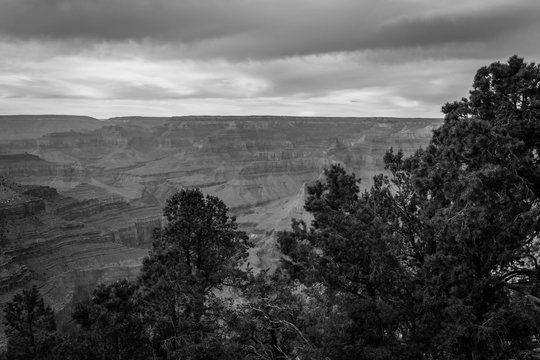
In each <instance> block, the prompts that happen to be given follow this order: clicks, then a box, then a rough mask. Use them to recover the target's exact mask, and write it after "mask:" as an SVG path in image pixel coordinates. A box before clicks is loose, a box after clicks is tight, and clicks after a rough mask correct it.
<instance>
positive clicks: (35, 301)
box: [4, 286, 56, 360]
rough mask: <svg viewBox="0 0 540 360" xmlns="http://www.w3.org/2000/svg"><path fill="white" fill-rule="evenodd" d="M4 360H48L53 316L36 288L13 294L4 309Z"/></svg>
mask: <svg viewBox="0 0 540 360" xmlns="http://www.w3.org/2000/svg"><path fill="white" fill-rule="evenodd" d="M4 324H5V326H6V329H5V332H6V336H7V338H8V343H7V352H6V355H7V358H8V359H14V360H26V359H47V358H49V357H50V354H51V350H52V348H53V347H54V345H55V342H56V339H55V330H56V323H55V320H54V313H53V311H52V310H51V308H50V307H49V306H48V305H46V304H45V302H44V301H43V298H42V297H41V295H40V294H39V291H38V289H37V287H36V286H33V287H32V288H30V289H28V290H23V291H22V292H20V293H18V294H16V295H15V296H14V297H13V299H12V300H11V301H10V302H8V303H7V304H6V305H5V307H4Z"/></svg>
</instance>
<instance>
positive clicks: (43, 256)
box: [0, 178, 160, 344]
mask: <svg viewBox="0 0 540 360" xmlns="http://www.w3.org/2000/svg"><path fill="white" fill-rule="evenodd" d="M73 192H74V193H76V192H77V191H76V190H75V191H73ZM29 204H31V205H29ZM35 204H38V205H36V206H34V205H35ZM2 210H5V211H7V216H6V214H5V213H3V214H2V215H4V216H3V217H2V219H3V220H4V223H5V224H4V225H3V226H2V228H3V232H4V235H5V239H3V241H2V243H1V244H0V247H1V250H2V251H1V254H0V303H5V302H6V301H8V300H9V299H10V298H11V297H12V296H13V294H14V293H16V292H17V291H20V288H21V287H25V286H29V285H31V284H34V285H37V286H38V287H39V288H40V291H41V292H42V294H43V295H44V297H45V298H46V300H47V302H48V303H49V304H51V305H52V307H53V308H54V309H55V310H59V311H61V310H62V309H64V308H66V307H69V306H70V304H71V303H72V302H73V301H74V299H75V298H77V297H80V296H81V294H82V293H87V292H90V291H91V289H92V288H93V287H94V286H95V285H96V284H97V283H99V282H109V281H114V280H117V279H122V278H126V277H128V278H135V276H136V274H137V273H138V269H139V268H140V265H141V262H142V259H143V257H144V256H146V254H147V249H146V248H148V246H149V242H151V237H150V236H149V232H150V231H151V228H153V227H155V226H159V225H160V217H153V218H145V219H144V221H141V219H140V218H139V217H138V216H137V214H138V213H137V209H134V208H132V207H131V206H130V205H129V204H128V203H127V202H125V201H124V200H123V199H122V198H120V197H97V198H94V199H91V200H90V199H76V198H73V197H68V196H65V195H62V194H59V193H58V192H57V191H56V190H55V189H52V188H48V187H44V186H28V185H20V184H17V183H14V182H11V181H8V180H5V179H2V178H0V212H1V211H2ZM138 211H139V212H140V211H141V210H140V209H139V210H138ZM118 213H121V214H122V216H120V217H119V216H118V215H117V214H118ZM139 215H140V214H139ZM99 219H102V220H101V221H100V220H99ZM104 219H107V220H109V222H107V221H105V220H104ZM110 219H116V220H119V221H118V222H116V221H114V220H113V221H110ZM118 226H122V227H123V228H122V229H123V230H124V231H127V232H129V231H131V232H134V235H132V236H118V232H119V231H118V230H119V229H118V228H117V227H118ZM1 316H2V314H1V313H0V317H1ZM0 320H1V319H0ZM59 320H60V321H63V319H62V318H60V319H59ZM0 323H1V321H0ZM0 333H1V336H0V344H2V338H3V335H4V334H3V329H2V328H1V327H0Z"/></svg>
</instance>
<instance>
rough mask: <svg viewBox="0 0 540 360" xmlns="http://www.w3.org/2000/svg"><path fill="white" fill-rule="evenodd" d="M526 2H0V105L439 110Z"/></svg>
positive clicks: (533, 58)
mask: <svg viewBox="0 0 540 360" xmlns="http://www.w3.org/2000/svg"><path fill="white" fill-rule="evenodd" d="M514 54H517V55H519V56H521V57H524V58H525V61H527V62H538V61H540V1H538V0H512V1H508V0H0V114H4V115H5V114H76V115H89V116H93V117H96V118H109V117H114V116H131V115H141V116H173V115H263V114H268V115H295V116H380V117H389V116H392V117H442V115H441V113H440V109H441V106H442V105H443V104H444V103H445V102H448V101H453V100H458V99H460V98H462V97H466V96H467V95H468V91H469V90H470V87H471V84H472V80H473V76H474V73H475V72H476V70H477V69H478V68H480V67H481V66H484V65H488V64H490V63H492V62H495V61H501V62H504V61H506V60H507V59H508V58H509V57H510V56H512V55H514Z"/></svg>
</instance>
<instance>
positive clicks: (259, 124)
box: [0, 115, 442, 342]
mask: <svg viewBox="0 0 540 360" xmlns="http://www.w3.org/2000/svg"><path fill="white" fill-rule="evenodd" d="M441 123H442V119H425V118H412V119H411V118H317V117H281V116H280V117H273V116H249V117H236V116H185V117H171V118H161V117H156V118H148V117H125V118H112V119H107V120H97V119H93V118H89V117H76V116H55V115H47V116H0V177H1V180H0V216H1V218H2V219H3V220H2V222H3V224H0V226H2V227H3V229H2V232H3V234H4V235H3V238H2V239H1V241H2V243H1V246H2V252H1V254H0V303H2V304H3V303H5V302H6V301H8V300H9V299H10V298H11V297H12V296H13V294H14V293H16V292H17V291H20V289H21V288H23V287H26V286H29V285H31V284H33V285H37V286H38V287H39V289H40V291H41V293H42V294H43V295H44V297H45V300H46V301H47V302H48V303H49V304H51V306H52V307H53V309H54V310H55V311H56V312H57V313H58V314H59V316H60V317H61V316H62V314H64V319H67V318H68V316H65V314H68V313H69V311H70V309H71V307H72V306H73V304H74V303H75V302H76V301H78V300H79V299H81V298H83V297H84V296H87V294H88V293H89V291H91V289H92V288H93V287H94V286H95V285H96V284H98V283H99V282H109V281H114V280H116V279H122V278H128V279H134V278H135V277H136V276H137V272H138V270H139V268H140V266H141V262H142V259H143V258H144V256H146V255H147V253H148V251H149V249H150V247H151V242H152V230H153V229H154V228H156V227H159V226H160V225H161V224H162V221H163V220H162V217H161V213H162V208H163V206H164V204H165V202H166V200H167V199H168V198H169V197H170V196H171V195H172V194H173V193H174V192H176V191H178V190H179V189H181V188H200V189H201V190H202V191H203V192H204V193H207V194H211V195H215V196H218V197H219V198H220V199H222V200H223V201H224V202H225V203H226V204H227V205H228V206H229V208H230V211H231V214H232V215H234V216H236V217H237V221H238V223H239V225H240V227H241V229H243V230H245V231H246V232H247V233H248V234H249V236H250V239H251V241H252V243H253V249H252V250H251V252H250V258H249V262H250V265H251V266H253V267H255V268H258V269H266V268H272V267H273V266H275V264H276V262H277V261H278V258H279V253H278V250H277V249H276V246H275V235H276V232H278V231H280V230H285V229H288V227H289V225H290V222H291V219H292V218H300V219H304V220H306V221H309V216H308V214H306V213H305V212H304V209H303V204H304V200H305V193H306V186H307V185H309V184H310V183H312V182H313V181H315V180H317V179H320V178H321V176H322V174H323V171H324V169H325V168H326V167H328V166H329V165H331V164H334V163H340V164H342V165H343V166H344V167H345V168H346V169H347V170H348V171H351V172H354V173H355V174H356V175H357V176H358V177H359V178H360V179H361V186H362V187H363V188H367V187H369V186H370V185H371V184H372V180H371V179H372V177H373V175H375V174H378V173H380V172H383V171H384V164H383V156H384V153H385V152H386V151H387V150H388V149H389V148H390V147H393V148H394V149H402V150H403V151H404V152H405V153H406V154H411V153H413V152H414V151H416V149H418V148H420V147H422V146H425V145H426V144H427V143H428V142H429V139H430V138H431V135H432V131H433V129H434V128H436V127H438V126H439V125H440V124H441ZM0 330H1V329H0ZM2 334H3V330H2ZM0 342H1V341H0Z"/></svg>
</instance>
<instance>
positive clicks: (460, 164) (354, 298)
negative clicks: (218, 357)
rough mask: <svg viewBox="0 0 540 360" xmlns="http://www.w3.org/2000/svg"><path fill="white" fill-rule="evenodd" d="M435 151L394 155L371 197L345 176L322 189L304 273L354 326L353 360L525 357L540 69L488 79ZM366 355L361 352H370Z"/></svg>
mask: <svg viewBox="0 0 540 360" xmlns="http://www.w3.org/2000/svg"><path fill="white" fill-rule="evenodd" d="M443 113H444V114H445V120H444V124H443V125H442V126H441V127H440V128H439V129H437V130H436V131H434V134H433V138H432V140H431V142H430V144H429V145H428V146H427V148H426V149H424V150H419V151H417V152H416V153H415V154H414V155H412V156H409V157H406V156H404V155H403V153H401V152H400V151H398V152H394V151H392V150H390V151H389V152H388V153H387V154H386V156H385V164H386V169H387V171H388V172H387V174H386V175H379V176H377V177H375V182H374V185H373V187H372V188H370V189H368V190H366V191H364V192H362V193H359V192H358V184H357V182H358V181H357V179H356V178H355V176H354V174H352V175H350V174H347V173H346V172H345V170H344V169H343V168H341V167H340V166H333V167H332V168H330V169H329V170H328V171H327V173H326V181H325V182H318V183H317V184H316V185H314V186H312V187H310V188H309V191H308V193H309V198H308V200H307V202H306V209H307V210H308V211H310V212H311V213H312V214H313V215H314V221H313V224H312V226H311V227H310V228H309V229H307V227H306V226H305V224H301V223H295V224H294V226H293V232H291V233H285V234H282V235H281V238H280V244H281V248H282V250H283V251H284V252H285V253H286V254H287V255H288V256H289V262H288V264H287V266H288V268H289V269H290V271H291V272H292V273H294V274H296V276H298V277H299V278H301V279H303V280H304V281H308V282H309V283H322V284H324V285H325V286H326V287H327V289H328V291H329V292H333V293H334V294H335V295H337V296H338V297H337V299H341V300H340V303H339V306H340V307H341V309H342V311H343V312H344V313H346V314H347V316H348V318H349V319H350V326H349V328H348V329H347V336H346V337H344V338H343V339H342V340H341V345H342V347H343V348H347V347H348V348H349V349H350V352H349V353H348V354H347V353H346V354H343V356H344V358H365V359H378V358H409V359H421V358H424V359H515V358H527V356H530V355H531V354H532V352H533V351H534V350H535V349H536V348H537V347H538V343H537V338H538V335H539V331H540V327H539V326H540V318H539V313H538V309H537V306H538V301H537V299H536V296H537V295H538V294H539V291H540V288H539V287H538V285H539V279H540V268H539V267H538V255H539V252H538V232H539V226H540V224H539V221H538V219H539V211H540V209H539V207H538V205H539V204H538V195H539V193H538V191H539V189H540V188H539V186H540V177H539V176H540V167H539V159H538V158H539V153H538V145H539V141H540V140H539V139H540V136H539V135H540V134H539V133H538V131H539V126H540V118H539V115H540V70H539V67H538V66H537V65H535V64H527V63H525V62H524V61H523V59H520V58H518V57H512V58H510V59H509V61H508V63H507V64H501V63H494V64H491V65H490V66H487V67H483V68H481V69H480V70H479V71H478V72H477V74H476V76H475V78H474V83H473V90H472V91H471V93H470V97H469V98H468V99H465V98H464V99H462V100H460V101H458V102H454V103H450V104H446V105H445V106H443ZM359 354H361V355H359Z"/></svg>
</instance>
